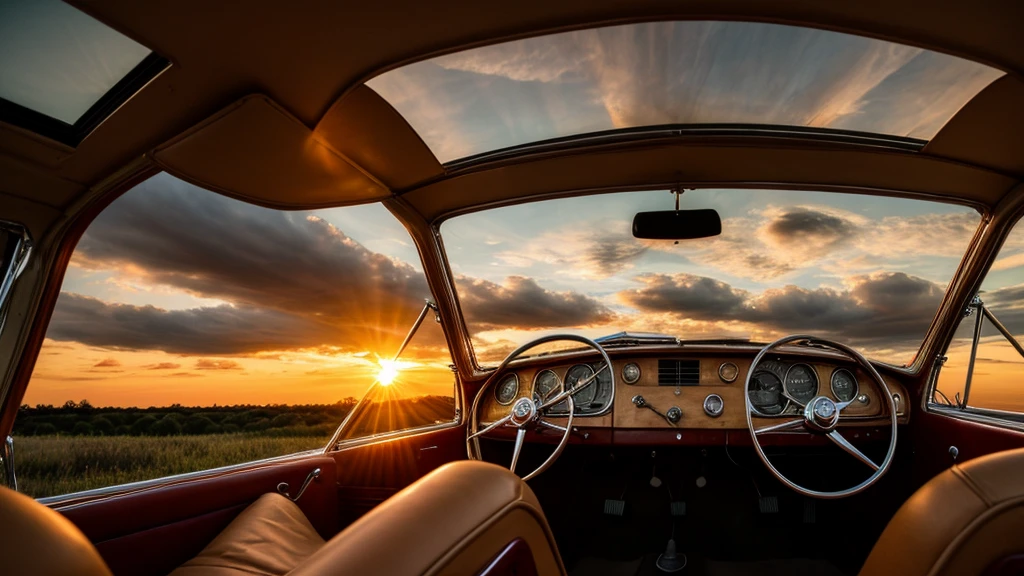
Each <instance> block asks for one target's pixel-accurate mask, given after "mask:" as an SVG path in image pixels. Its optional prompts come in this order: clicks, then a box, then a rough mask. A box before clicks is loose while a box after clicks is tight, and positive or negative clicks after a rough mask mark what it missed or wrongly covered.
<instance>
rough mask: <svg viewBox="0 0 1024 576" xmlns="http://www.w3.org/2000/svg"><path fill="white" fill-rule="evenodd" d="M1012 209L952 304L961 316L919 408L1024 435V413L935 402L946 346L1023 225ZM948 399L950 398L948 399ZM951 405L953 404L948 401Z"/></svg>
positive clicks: (934, 362)
mask: <svg viewBox="0 0 1024 576" xmlns="http://www.w3.org/2000/svg"><path fill="white" fill-rule="evenodd" d="M1011 192H1012V191H1011ZM1012 210H1013V211H1012V212H1011V213H1010V214H1009V215H1008V216H1007V219H1006V220H1007V222H1006V224H1004V225H1003V226H1001V227H999V228H998V229H997V230H995V232H994V233H993V234H994V235H997V240H996V244H995V246H994V247H993V249H992V250H991V251H989V253H988V254H985V255H984V256H983V257H984V258H985V261H984V268H983V269H982V271H981V273H980V274H979V275H978V277H977V278H976V279H975V281H974V283H973V284H972V285H971V287H970V290H968V291H967V293H966V295H965V296H964V298H960V299H958V300H957V301H956V302H955V304H957V305H958V306H957V307H956V309H957V310H959V311H960V312H959V313H960V315H959V316H957V318H956V322H952V323H951V326H949V328H948V330H947V333H946V334H945V336H944V337H943V338H942V340H941V345H940V346H939V347H938V350H939V352H938V353H937V354H936V355H935V357H934V358H932V359H930V360H931V369H930V371H929V374H928V378H927V379H926V380H925V393H924V394H923V398H922V399H921V407H922V409H924V411H926V412H931V413H934V414H941V415H944V416H948V417H950V418H956V419H959V420H966V421H969V422H974V423H978V424H985V425H989V426H995V427H998V428H1004V429H1010V430H1015V431H1021V432H1024V412H1011V411H1007V410H997V409H993V408H981V407H977V406H970V405H966V406H963V407H960V406H957V405H956V404H944V403H942V402H936V401H935V394H936V392H937V391H938V383H939V375H940V373H941V372H942V366H943V364H944V363H945V361H946V358H947V356H946V353H947V352H948V351H949V347H950V346H951V345H952V343H953V340H954V339H955V337H956V332H957V329H958V328H959V327H960V323H961V322H963V320H964V319H965V318H967V316H966V314H965V311H966V310H968V309H969V307H970V306H971V303H972V301H973V299H974V298H975V296H976V295H977V294H978V291H979V290H980V289H981V286H982V284H984V282H985V279H986V278H987V277H988V274H989V272H990V271H991V268H992V265H993V264H994V263H995V261H996V260H997V259H998V258H999V254H1000V252H1001V251H1002V249H1003V246H1004V245H1005V243H1006V239H1007V238H1008V237H1009V236H1010V233H1012V232H1013V230H1014V229H1015V228H1016V227H1017V226H1018V225H1020V226H1024V205H1017V206H1013V207H1012ZM996 212H999V210H998V208H996ZM994 220H995V218H994V217H993V216H991V215H990V216H988V217H987V221H986V220H983V221H982V226H983V227H988V228H990V229H991V228H992V226H993V224H994ZM982 240H983V239H980V238H975V239H974V240H972V246H971V249H970V250H968V254H967V255H965V260H964V263H966V262H967V260H968V259H969V258H970V259H973V258H975V257H976V256H977V255H976V254H975V252H976V251H977V250H979V249H980V244H981V242H982ZM954 279H955V276H954ZM950 289H951V288H947V290H950ZM974 313H975V314H981V311H980V310H975V312H974ZM1001 336H1002V335H1001ZM940 393H941V392H940ZM1021 393H1022V394H1024V389H1022V390H1021ZM947 400H949V399H948V398H947ZM950 402H952V401H951V400H950Z"/></svg>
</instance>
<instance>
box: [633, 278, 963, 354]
mask: <svg viewBox="0 0 1024 576" xmlns="http://www.w3.org/2000/svg"><path fill="white" fill-rule="evenodd" d="M640 281H641V282H642V283H643V286H642V287H641V288H638V289H635V290H627V291H623V292H620V293H619V294H618V297H619V299H620V300H621V301H622V302H624V303H625V304H628V305H630V306H633V307H635V308H637V309H639V310H641V311H642V312H648V313H656V314H667V315H669V316H671V317H674V318H675V319H676V320H677V321H703V322H717V323H730V322H732V323H742V324H744V325H748V326H752V327H753V328H754V329H756V330H757V331H758V332H762V333H764V334H765V335H767V336H768V337H774V336H778V335H783V334H789V333H809V334H812V335H819V336H824V337H829V338H834V339H837V340H840V341H843V342H850V343H853V344H855V345H862V346H868V347H871V348H873V349H879V348H897V347H913V346H916V345H917V344H919V343H920V339H921V337H922V336H923V335H924V332H925V330H926V329H927V328H928V324H929V323H930V321H931V319H932V317H933V316H934V314H935V310H936V309H937V308H938V303H939V301H940V300H941V299H942V294H943V289H942V287H941V286H939V285H938V284H935V283H933V282H930V281H928V280H925V279H923V278H918V277H914V276H910V275H907V274H904V273H902V272H882V273H873V274H869V275H861V276H853V277H850V278H847V279H846V285H845V288H844V289H834V288H827V287H823V288H815V289H808V288H801V287H798V286H793V285H788V286H785V287H783V288H776V289H769V290H765V291H763V292H761V293H753V292H750V291H746V290H740V289H737V288H734V287H732V286H730V285H729V284H726V283H724V282H721V281H718V280H713V279H711V278H705V277H700V276H694V275H691V274H674V275H667V274H651V275H646V276H642V277H641V278H640ZM748 333H749V331H748Z"/></svg>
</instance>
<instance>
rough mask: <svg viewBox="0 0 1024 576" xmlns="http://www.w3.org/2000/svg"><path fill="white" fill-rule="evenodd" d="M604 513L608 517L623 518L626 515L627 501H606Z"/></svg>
mask: <svg viewBox="0 0 1024 576" xmlns="http://www.w3.org/2000/svg"><path fill="white" fill-rule="evenodd" d="M604 513H605V515H607V516H622V515H623V514H625V513H626V501H625V500H611V499H608V500H605V501H604Z"/></svg>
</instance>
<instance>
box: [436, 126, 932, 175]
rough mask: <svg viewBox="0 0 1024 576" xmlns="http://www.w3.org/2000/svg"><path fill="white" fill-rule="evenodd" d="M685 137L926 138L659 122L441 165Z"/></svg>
mask: <svg viewBox="0 0 1024 576" xmlns="http://www.w3.org/2000/svg"><path fill="white" fill-rule="evenodd" d="M687 136H723V137H730V136H732V137H757V136H761V137H765V138H794V139H800V140H816V141H821V142H831V143H837V144H853V145H860V146H873V147H876V148H888V149H893V150H902V151H904V152H920V151H921V150H922V149H923V148H924V147H925V145H926V144H928V141H927V140H922V139H919V138H910V137H908V136H890V135H886V134H877V133H874V132H859V131H856V130H842V129H838V128H819V127H816V126H785V125H777V124H730V123H703V124H660V125H654V126H637V127H633V128H618V129H615V130H602V131H599V132H587V133H583V134H573V135H569V136H560V137H558V138H549V139H547V140H539V141H537V142H527V143H525V144H516V145H515V146H508V147H506V148H499V149H497V150H491V151H489V152H480V153H478V154H473V155H471V156H466V157H465V158H458V159H456V160H450V161H448V162H445V163H444V164H442V166H443V167H444V168H445V169H446V170H449V171H455V170H461V169H464V168H470V167H473V166H477V165H480V164H486V163H488V162H494V161H498V160H504V159H506V158H513V157H517V156H523V155H527V154H530V153H543V152H557V151H559V150H564V149H570V148H575V147H578V146H581V145H601V144H619V143H628V142H643V141H650V140H657V139H663V138H684V137H687Z"/></svg>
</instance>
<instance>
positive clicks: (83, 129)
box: [0, 52, 171, 148]
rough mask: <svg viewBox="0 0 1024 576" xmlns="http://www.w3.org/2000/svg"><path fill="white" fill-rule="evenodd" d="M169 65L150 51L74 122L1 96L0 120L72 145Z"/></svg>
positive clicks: (80, 140)
mask: <svg viewBox="0 0 1024 576" xmlns="http://www.w3.org/2000/svg"><path fill="white" fill-rule="evenodd" d="M170 66H171V62H170V60H168V59H166V58H164V57H163V56H160V55H159V54H157V53H155V52H150V54H149V55H148V56H146V57H145V58H143V59H142V61H141V62H139V63H138V64H137V65H136V66H135V68H132V70H131V72H129V73H128V74H126V75H125V77H124V78H121V79H120V80H118V82H117V83H116V84H114V86H113V87H111V88H110V90H107V92H106V94H104V95H103V96H102V97H101V98H100V99H99V100H97V101H96V103H95V104H93V105H92V106H90V107H89V109H88V110H86V111H85V114H82V116H81V118H79V119H78V121H76V122H75V123H74V124H68V123H67V122H64V121H62V120H58V119H56V118H54V117H52V116H47V115H46V114H43V113H42V112H37V111H35V110H33V109H31V108H27V107H25V106H22V105H21V104H16V103H14V102H11V101H10V100H7V99H5V98H0V122H5V123H7V124H11V125H13V126H17V127H19V128H23V129H25V130H28V131H29V132H33V133H35V134H39V135H40V136H43V137H46V138H49V139H51V140H55V141H57V142H60V143H61V144H65V145H67V146H71V147H72V148H76V147H78V145H79V144H81V143H82V140H85V138H86V136H88V135H89V134H90V133H92V131H93V130H95V129H96V128H97V127H98V126H99V125H100V124H102V123H103V121H104V120H106V119H107V118H108V117H110V115H111V114H113V113H114V111H116V110H117V109H118V108H120V107H121V105H123V104H124V103H125V102H127V101H128V100H129V99H130V98H131V97H132V96H134V95H135V94H136V93H138V91H139V90H141V89H142V88H143V87H144V86H145V85H146V84H149V83H150V82H151V81H152V80H153V79H154V78H156V77H157V76H159V75H160V73H162V72H163V71H164V70H167V69H168V68H170Z"/></svg>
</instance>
